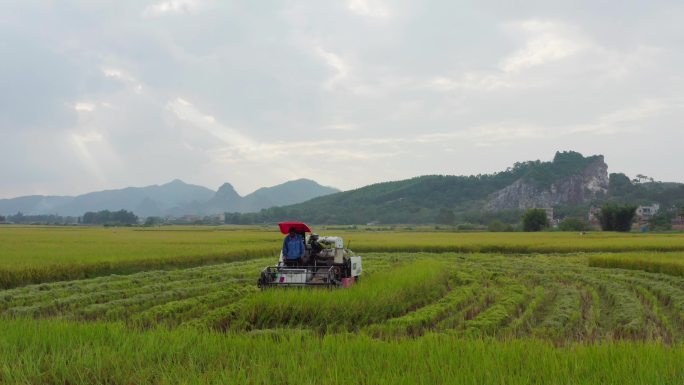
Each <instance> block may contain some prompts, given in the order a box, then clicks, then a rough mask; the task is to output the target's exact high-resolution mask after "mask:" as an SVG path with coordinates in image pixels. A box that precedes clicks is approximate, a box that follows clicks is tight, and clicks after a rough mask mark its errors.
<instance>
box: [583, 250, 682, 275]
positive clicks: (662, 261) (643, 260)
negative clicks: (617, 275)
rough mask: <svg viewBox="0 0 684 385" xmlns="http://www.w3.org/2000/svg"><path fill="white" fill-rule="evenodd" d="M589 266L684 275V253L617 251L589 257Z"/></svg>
mask: <svg viewBox="0 0 684 385" xmlns="http://www.w3.org/2000/svg"><path fill="white" fill-rule="evenodd" d="M589 266H592V267H606V268H620V269H632V270H643V271H648V272H651V273H663V274H669V275H674V276H680V277H681V276H684V254H682V253H643V252H642V253H617V254H600V255H592V256H590V257H589Z"/></svg>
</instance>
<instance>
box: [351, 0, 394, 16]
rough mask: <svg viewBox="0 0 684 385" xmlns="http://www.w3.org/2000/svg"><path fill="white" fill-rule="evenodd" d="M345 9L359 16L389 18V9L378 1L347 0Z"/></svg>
mask: <svg viewBox="0 0 684 385" xmlns="http://www.w3.org/2000/svg"><path fill="white" fill-rule="evenodd" d="M347 8H349V10H350V11H352V12H354V13H356V14H359V15H361V16H366V17H371V18H376V19H388V18H389V17H390V16H391V13H390V11H389V9H388V8H387V7H386V6H385V5H384V4H383V3H381V2H380V1H378V0H349V1H347Z"/></svg>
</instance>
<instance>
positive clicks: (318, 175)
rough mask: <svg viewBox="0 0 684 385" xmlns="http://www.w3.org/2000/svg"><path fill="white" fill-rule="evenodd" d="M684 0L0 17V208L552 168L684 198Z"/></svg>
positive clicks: (352, 1)
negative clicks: (61, 199) (534, 165)
mask: <svg viewBox="0 0 684 385" xmlns="http://www.w3.org/2000/svg"><path fill="white" fill-rule="evenodd" d="M681 20H684V3H683V2H681V1H668V0H652V1H616V0H615V1H604V0H578V1H554V0H534V1H532V0H521V1H515V2H512V1H506V0H499V1H493V0H476V1H475V0H473V1H457V0H445V1H437V0H434V1H403V0H397V1H389V0H347V1H317V0H310V1H300V0H292V1H274V0H259V1H253V0H245V1H218V0H216V1H213V0H162V1H157V0H154V1H140V0H116V1H105V0H99V1H90V0H82V1H69V0H64V1H50V0H42V1H19V0H17V1H9V0H0V53H1V54H2V58H1V60H0V198H9V197H14V196H19V195H29V194H49V195H74V194H80V193H86V192H90V191H95V190H102V189H110V188H121V187H126V186H145V185H152V184H162V183H166V182H169V181H171V180H173V179H176V178H179V179H182V180H184V181H185V182H188V183H193V184H198V185H203V186H207V187H209V188H212V189H216V188H218V187H219V186H220V185H221V184H223V183H224V182H230V183H231V184H233V186H235V188H236V190H237V191H238V192H239V193H241V194H243V195H244V194H247V193H249V192H251V191H253V190H255V189H257V188H259V187H262V186H272V185H275V184H279V183H282V182H285V181H287V180H292V179H298V178H309V179H314V180H316V181H318V182H319V183H321V184H324V185H329V186H334V187H337V188H341V189H345V190H346V189H352V188H357V187H361V186H364V185H367V184H370V183H376V182H381V181H387V180H398V179H404V178H410V177H414V176H418V175H425V174H450V175H470V174H479V173H492V172H497V171H501V170H504V169H506V168H507V167H509V166H511V165H512V164H513V163H514V162H517V161H524V160H535V159H541V160H550V159H552V158H553V155H554V153H555V152H556V151H558V150H575V151H579V152H582V153H583V154H585V155H593V154H603V155H605V156H606V162H607V163H608V165H609V167H610V171H611V172H625V173H627V174H628V175H630V176H634V175H636V174H644V175H647V176H650V177H653V178H655V179H657V180H663V181H679V182H684V175H682V165H684V161H682V156H681V155H682V151H684V147H682V144H683V143H684V127H682V124H683V123H682V122H684V23H682V22H681Z"/></svg>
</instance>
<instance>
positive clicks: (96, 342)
mask: <svg viewBox="0 0 684 385" xmlns="http://www.w3.org/2000/svg"><path fill="white" fill-rule="evenodd" d="M0 335H2V336H3V338H1V339H0V357H2V361H0V383H7V384H73V385H78V384H94V383H107V384H142V383H144V384H274V383H275V384H289V383H302V384H343V383H344V384H348V383H358V384H436V383H449V384H508V385H516V384H577V385H579V384H616V385H617V384H620V385H627V384H644V385H646V384H648V385H651V384H676V383H680V382H681V379H682V378H684V366H682V365H681V362H683V360H684V346H681V345H678V346H673V347H669V346H665V345H663V344H660V343H635V342H619V343H601V344H592V345H584V344H573V345H568V346H565V347H560V348H559V347H555V346H553V345H551V344H549V343H546V342H543V341H539V340H531V339H516V340H510V341H498V340H491V339H471V338H460V337H457V336H453V335H445V334H428V335H425V336H424V337H422V338H420V339H414V340H401V341H398V340H397V341H381V340H376V339H373V338H370V337H367V336H364V335H356V334H346V333H336V334H329V335H325V336H316V335H314V334H312V333H311V332H307V331H304V330H278V331H271V332H266V333H257V334H244V333H242V334H227V335H226V334H221V333H211V332H202V331H198V330H193V329H175V330H171V331H169V330H149V331H131V330H129V329H127V328H125V327H123V326H121V325H112V324H99V323H95V324H74V323H70V322H64V321H42V322H36V321H30V320H16V321H2V322H0Z"/></svg>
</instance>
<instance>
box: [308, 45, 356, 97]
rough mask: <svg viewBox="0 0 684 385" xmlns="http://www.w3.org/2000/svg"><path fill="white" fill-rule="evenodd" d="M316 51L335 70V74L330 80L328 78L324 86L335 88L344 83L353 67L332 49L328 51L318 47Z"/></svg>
mask: <svg viewBox="0 0 684 385" xmlns="http://www.w3.org/2000/svg"><path fill="white" fill-rule="evenodd" d="M316 53H317V54H318V56H319V57H321V58H322V59H323V61H324V62H325V64H327V65H328V66H330V67H331V68H332V69H333V70H334V71H335V74H334V75H333V76H331V77H330V78H328V80H326V81H325V83H324V84H323V87H324V88H326V89H333V88H335V87H336V86H338V85H339V84H340V83H343V82H344V81H345V80H347V78H348V77H349V73H350V71H351V68H350V66H349V64H347V63H346V62H345V61H344V60H342V58H341V57H340V56H339V55H337V54H335V53H333V52H330V51H326V50H325V49H323V48H321V47H316Z"/></svg>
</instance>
